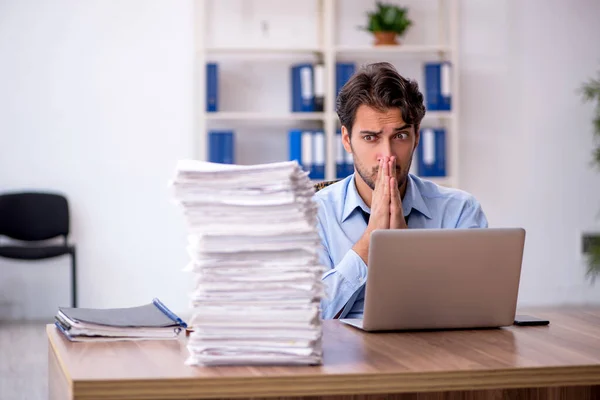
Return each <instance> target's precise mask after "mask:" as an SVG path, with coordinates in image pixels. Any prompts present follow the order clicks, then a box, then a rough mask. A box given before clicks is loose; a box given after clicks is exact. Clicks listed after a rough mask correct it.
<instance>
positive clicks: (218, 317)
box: [171, 160, 324, 365]
mask: <svg viewBox="0 0 600 400" xmlns="http://www.w3.org/2000/svg"><path fill="white" fill-rule="evenodd" d="M171 184H172V188H173V195H174V198H175V200H176V202H177V203H178V204H179V205H180V206H181V208H182V210H183V213H184V216H185V220H186V223H187V229H188V247H187V248H188V252H189V255H190V258H191V262H190V264H189V265H188V270H190V271H192V272H193V274H194V276H195V290H194V291H193V292H192V294H191V304H192V307H193V310H192V317H191V320H190V325H191V328H190V329H191V330H192V333H191V335H190V338H189V341H188V350H189V353H190V357H189V358H188V360H187V363H188V364H190V365H233V364H238V365H240V364H242V365H243V364H246V365H251V364H310V365H316V364H320V363H321V361H322V347H321V336H322V325H321V318H320V310H319V306H320V301H321V298H322V296H323V294H324V292H323V284H322V282H321V275H322V273H323V272H324V268H323V266H322V265H321V264H320V263H319V257H318V248H319V245H320V240H319V235H318V232H317V230H316V224H317V221H316V213H317V207H316V204H315V202H314V201H313V195H314V188H313V185H312V184H311V182H310V180H309V178H308V174H307V173H306V172H304V171H302V169H301V168H300V166H299V164H298V163H297V162H296V161H286V162H280V163H272V164H261V165H252V166H241V165H227V164H215V163H210V162H200V161H188V160H183V161H180V162H179V163H178V165H177V170H176V175H175V179H174V180H173V182H172V183H171Z"/></svg>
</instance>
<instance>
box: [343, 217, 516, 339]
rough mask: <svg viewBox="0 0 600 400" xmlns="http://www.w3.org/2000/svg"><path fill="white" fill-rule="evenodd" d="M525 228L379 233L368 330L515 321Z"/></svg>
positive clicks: (374, 240) (357, 322)
mask: <svg viewBox="0 0 600 400" xmlns="http://www.w3.org/2000/svg"><path fill="white" fill-rule="evenodd" d="M524 244H525V230H524V229H522V228H476V229H386V230H376V231H373V233H372V234H371V242H370V247H369V263H368V269H367V283H366V287H365V303H364V313H363V318H362V319H340V321H341V322H344V323H346V324H348V325H352V326H354V327H356V328H360V329H362V330H365V331H369V332H372V331H391V330H429V329H468V328H495V327H501V326H508V325H512V324H513V322H514V317H515V312H516V307H517V296H518V291H519V281H520V277H521V263H522V260H523V249H524Z"/></svg>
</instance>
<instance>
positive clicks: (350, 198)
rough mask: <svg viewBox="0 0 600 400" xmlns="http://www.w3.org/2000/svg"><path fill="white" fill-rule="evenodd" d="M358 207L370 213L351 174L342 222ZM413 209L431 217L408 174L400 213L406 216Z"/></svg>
mask: <svg viewBox="0 0 600 400" xmlns="http://www.w3.org/2000/svg"><path fill="white" fill-rule="evenodd" d="M358 207H360V208H362V209H363V210H364V211H366V212H368V213H371V209H370V208H369V207H367V205H366V204H365V202H364V201H363V199H362V198H361V197H360V195H359V194H358V190H357V189H356V181H355V179H354V174H353V175H352V178H351V179H350V181H349V182H348V188H347V190H346V199H345V201H344V210H343V212H342V222H344V221H345V220H346V219H347V218H348V217H349V216H350V214H352V212H353V211H354V210H356V208H358ZM413 209H415V210H417V211H418V212H420V213H421V214H423V215H424V216H425V217H427V218H429V219H431V218H432V217H431V211H429V207H427V204H425V200H423V196H422V195H421V191H420V190H419V188H418V187H417V185H416V184H415V182H414V178H413V177H412V174H409V175H408V183H407V187H406V193H405V194H404V199H402V213H403V214H404V216H405V217H406V216H407V215H408V214H410V212H411V211H412V210H413Z"/></svg>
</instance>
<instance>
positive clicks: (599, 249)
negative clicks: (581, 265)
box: [586, 239, 600, 282]
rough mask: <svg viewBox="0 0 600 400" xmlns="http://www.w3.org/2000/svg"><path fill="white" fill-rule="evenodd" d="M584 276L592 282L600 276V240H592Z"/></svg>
mask: <svg viewBox="0 0 600 400" xmlns="http://www.w3.org/2000/svg"><path fill="white" fill-rule="evenodd" d="M586 258H587V273H586V276H587V277H588V278H590V279H591V280H592V282H594V281H595V280H596V278H597V277H598V275H600V240H598V239H597V240H594V241H593V242H592V245H591V246H590V248H589V253H587V257H586Z"/></svg>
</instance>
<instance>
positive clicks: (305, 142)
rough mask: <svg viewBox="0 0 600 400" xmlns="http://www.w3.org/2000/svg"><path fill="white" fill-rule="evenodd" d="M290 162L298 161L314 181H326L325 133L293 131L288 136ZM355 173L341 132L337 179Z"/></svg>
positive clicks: (338, 138) (337, 137) (337, 142)
mask: <svg viewBox="0 0 600 400" xmlns="http://www.w3.org/2000/svg"><path fill="white" fill-rule="evenodd" d="M288 144H289V161H293V160H296V161H297V162H298V164H300V166H301V167H302V169H303V170H305V171H307V172H308V173H309V178H310V179H313V180H324V179H325V159H326V146H325V132H323V131H322V130H300V129H292V130H290V131H289V134H288ZM353 172H354V162H353V160H352V154H350V153H347V152H346V151H345V150H344V147H343V145H342V134H341V131H340V132H338V134H337V135H336V179H342V178H345V177H347V176H348V175H350V174H352V173H353Z"/></svg>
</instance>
